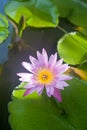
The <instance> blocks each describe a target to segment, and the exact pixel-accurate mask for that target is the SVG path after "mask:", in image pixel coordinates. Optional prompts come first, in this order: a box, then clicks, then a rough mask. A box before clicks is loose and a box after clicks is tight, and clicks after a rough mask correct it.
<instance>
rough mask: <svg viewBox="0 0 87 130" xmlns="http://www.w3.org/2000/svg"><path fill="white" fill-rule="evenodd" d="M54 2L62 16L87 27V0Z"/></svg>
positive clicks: (58, 0) (60, 0) (57, 0)
mask: <svg viewBox="0 0 87 130" xmlns="http://www.w3.org/2000/svg"><path fill="white" fill-rule="evenodd" d="M54 3H55V5H56V6H57V9H58V12H59V15H60V17H65V18H67V19H68V20H69V21H70V22H71V23H73V24H75V25H77V26H82V27H87V13H86V12H87V0H67V2H66V1H65V0H54Z"/></svg>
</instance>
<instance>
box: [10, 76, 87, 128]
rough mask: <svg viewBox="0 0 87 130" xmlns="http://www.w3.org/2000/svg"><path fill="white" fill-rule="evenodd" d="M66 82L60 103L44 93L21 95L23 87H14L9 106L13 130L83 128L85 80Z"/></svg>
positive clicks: (86, 114) (86, 115)
mask: <svg viewBox="0 0 87 130" xmlns="http://www.w3.org/2000/svg"><path fill="white" fill-rule="evenodd" d="M24 85H25V83H24V84H21V85H20V86H19V88H21V86H22V88H23V86H24ZM69 85H70V86H69V87H68V88H66V89H65V90H63V91H62V97H63V101H62V103H61V104H59V103H58V102H57V101H56V100H55V99H53V98H48V97H47V96H46V95H45V94H43V95H40V96H38V95H37V93H33V94H30V95H28V96H26V97H23V93H24V91H25V90H24V89H18V90H14V91H13V94H12V101H11V102H10V103H9V106H8V107H9V112H10V118H9V121H10V124H11V127H12V130H20V129H21V130H28V129H30V130H37V129H38V130H49V129H50V130H55V129H58V130H86V129H87V125H86V124H87V83H86V82H83V81H81V80H79V79H73V80H71V81H69Z"/></svg>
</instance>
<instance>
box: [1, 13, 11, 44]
mask: <svg viewBox="0 0 87 130" xmlns="http://www.w3.org/2000/svg"><path fill="white" fill-rule="evenodd" d="M8 34H9V31H8V20H7V19H6V17H5V16H4V15H2V14H0V44H1V43H2V42H3V41H4V40H5V39H6V38H7V37H8Z"/></svg>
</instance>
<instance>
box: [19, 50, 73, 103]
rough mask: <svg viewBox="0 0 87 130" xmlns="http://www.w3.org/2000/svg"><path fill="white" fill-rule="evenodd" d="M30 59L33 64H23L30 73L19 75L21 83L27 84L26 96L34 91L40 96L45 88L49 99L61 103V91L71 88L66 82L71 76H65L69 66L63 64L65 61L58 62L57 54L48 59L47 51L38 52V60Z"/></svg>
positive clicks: (30, 57)
mask: <svg viewBox="0 0 87 130" xmlns="http://www.w3.org/2000/svg"><path fill="white" fill-rule="evenodd" d="M29 59H30V62H31V63H28V62H22V65H23V67H24V68H25V69H27V70H28V73H18V74H17V75H18V76H19V77H20V78H19V80H20V81H22V82H27V85H26V86H25V88H26V91H25V93H24V96H26V95H27V94H30V93H33V92H34V91H37V93H38V94H39V95H40V94H41V93H42V92H43V90H44V88H45V90H46V93H47V95H48V96H49V97H51V96H53V97H54V98H56V99H57V100H58V101H59V102H61V101H62V97H61V92H60V90H63V89H64V87H67V86H69V85H68V83H67V82H66V81H67V80H70V79H72V77H71V76H69V75H65V74H64V72H65V71H67V70H68V69H69V66H68V64H63V59H60V60H58V61H57V53H55V54H54V55H53V54H51V56H50V57H49V59H48V55H47V52H46V50H45V49H43V50H42V54H41V53H40V52H39V51H37V59H36V58H34V57H32V56H29Z"/></svg>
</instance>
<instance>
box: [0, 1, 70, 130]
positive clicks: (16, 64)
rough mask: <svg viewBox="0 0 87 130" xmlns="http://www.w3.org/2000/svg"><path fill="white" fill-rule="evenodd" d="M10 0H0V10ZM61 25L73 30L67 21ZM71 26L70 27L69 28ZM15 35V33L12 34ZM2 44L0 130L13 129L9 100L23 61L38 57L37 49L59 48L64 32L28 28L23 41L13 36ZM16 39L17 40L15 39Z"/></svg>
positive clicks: (0, 59) (0, 55) (51, 49)
mask: <svg viewBox="0 0 87 130" xmlns="http://www.w3.org/2000/svg"><path fill="white" fill-rule="evenodd" d="M7 1H8V0H0V5H2V6H0V12H2V13H3V9H4V4H5V3H6V2H7ZM61 25H62V26H64V27H67V26H68V30H71V27H70V26H71V25H68V23H67V22H65V21H61ZM69 27H70V28H69ZM10 34H12V27H10ZM12 35H14V34H12ZM12 35H10V36H9V38H8V39H7V40H6V41H5V43H4V44H2V45H0V63H3V71H2V74H1V75H0V127H1V128H0V130H11V128H10V126H9V123H8V115H9V113H8V108H7V105H8V102H9V101H10V100H11V98H10V97H11V93H12V90H13V89H14V87H15V86H17V85H18V84H19V80H18V77H17V76H16V73H18V72H22V71H25V69H23V68H22V66H21V62H22V61H29V59H28V57H29V55H33V56H35V57H36V51H37V50H39V51H41V50H42V48H45V49H46V50H47V52H48V54H49V55H50V54H51V53H55V51H56V50H57V48H56V46H57V40H58V39H59V38H60V37H61V36H62V35H63V32H62V31H60V30H58V29H53V28H48V29H35V28H27V29H25V31H24V34H23V42H20V41H18V40H17V39H16V38H15V37H14V39H13V40H12V39H11V37H12ZM15 39H16V40H15ZM10 43H13V44H14V46H13V48H12V49H11V50H8V48H7V46H8V45H9V44H10Z"/></svg>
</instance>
